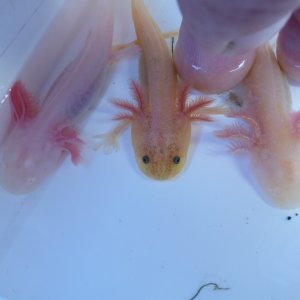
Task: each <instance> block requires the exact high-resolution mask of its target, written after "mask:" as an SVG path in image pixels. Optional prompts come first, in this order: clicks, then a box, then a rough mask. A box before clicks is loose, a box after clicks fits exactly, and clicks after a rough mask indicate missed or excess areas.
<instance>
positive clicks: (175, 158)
mask: <svg viewBox="0 0 300 300" xmlns="http://www.w3.org/2000/svg"><path fill="white" fill-rule="evenodd" d="M173 163H174V164H175V165H178V164H179V163H180V157H179V156H174V157H173Z"/></svg>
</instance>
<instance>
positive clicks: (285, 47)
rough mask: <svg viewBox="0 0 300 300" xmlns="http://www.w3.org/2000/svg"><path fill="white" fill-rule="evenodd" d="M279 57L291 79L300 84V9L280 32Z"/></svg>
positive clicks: (278, 41)
mask: <svg viewBox="0 0 300 300" xmlns="http://www.w3.org/2000/svg"><path fill="white" fill-rule="evenodd" d="M277 59H278V62H279V64H280V66H281V68H282V69H283V70H284V72H285V73H286V74H287V76H288V77H289V79H291V80H293V81H294V82H297V83H298V84H300V10H297V11H296V12H295V13H294V14H293V15H292V16H291V17H290V19H289V21H288V22H287V24H286V25H285V26H284V27H283V28H282V29H281V31H280V32H279V35H278V40H277Z"/></svg>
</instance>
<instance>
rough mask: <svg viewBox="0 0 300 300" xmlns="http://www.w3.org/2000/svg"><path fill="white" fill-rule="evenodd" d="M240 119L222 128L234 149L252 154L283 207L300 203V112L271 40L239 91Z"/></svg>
mask: <svg viewBox="0 0 300 300" xmlns="http://www.w3.org/2000/svg"><path fill="white" fill-rule="evenodd" d="M234 93H236V94H235V96H236V97H238V98H239V99H240V101H239V103H240V108H239V109H237V110H233V111H232V112H231V113H230V114H231V116H232V117H235V118H238V119H239V120H240V121H238V123H235V124H234V125H232V126H229V127H227V128H225V129H224V130H221V131H218V132H217V133H216V134H217V135H218V136H219V137H224V138H231V139H232V145H231V148H232V150H233V151H239V150H245V151H247V152H248V153H249V154H250V157H251V164H252V166H253V171H254V175H255V178H256V180H257V183H258V184H259V186H260V188H261V191H263V192H264V193H265V194H266V195H267V196H268V199H271V200H272V202H273V203H274V204H275V205H276V206H279V207H282V208H293V207H297V206H299V205H300V126H299V125H300V113H299V112H292V110H291V95H290V90H289V86H288V82H287V79H286V77H285V75H284V74H283V73H282V71H281V69H280V68H279V66H278V63H277V60H276V57H275V55H274V53H273V51H272V49H271V48H270V47H269V46H268V45H263V46H261V47H260V48H258V50H257V51H256V58H255V61H254V65H253V67H252V69H251V70H250V72H249V74H248V75H247V77H246V78H245V80H244V81H243V83H242V85H241V86H240V87H239V88H238V89H236V91H234Z"/></svg>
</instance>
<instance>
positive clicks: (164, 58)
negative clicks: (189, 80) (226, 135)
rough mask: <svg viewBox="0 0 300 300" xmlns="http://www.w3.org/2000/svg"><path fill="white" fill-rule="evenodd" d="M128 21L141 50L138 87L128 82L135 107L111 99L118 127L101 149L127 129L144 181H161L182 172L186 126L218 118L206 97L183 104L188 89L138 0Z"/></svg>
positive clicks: (187, 138) (188, 137) (217, 110)
mask: <svg viewBox="0 0 300 300" xmlns="http://www.w3.org/2000/svg"><path fill="white" fill-rule="evenodd" d="M131 8H132V16H133V22H134V27H135V32H136V35H137V44H138V45H139V46H140V49H141V51H140V52H141V56H140V62H139V77H140V84H138V83H137V82H134V81H132V86H131V87H132V91H133V96H134V98H135V100H136V102H135V103H130V102H127V101H122V100H115V101H114V104H115V105H116V106H117V107H119V108H121V109H122V110H123V112H122V113H120V114H119V115H116V116H115V118H114V119H115V120H117V121H119V123H118V125H117V126H116V127H115V128H114V129H113V130H112V131H111V132H110V133H109V134H107V135H106V136H105V137H104V144H105V145H106V146H110V147H116V146H117V139H118V137H119V135H120V134H121V133H122V132H123V131H124V130H125V129H126V128H127V127H129V126H131V137H132V144H133V148H134V151H135V156H136V160H137V163H138V165H139V167H140V169H141V170H142V171H143V173H144V174H146V175H147V176H149V177H151V178H154V179H159V180H164V179H169V178H172V177H174V176H175V175H176V174H178V173H179V171H180V170H181V169H182V168H183V166H184V163H185V161H186V157H187V152H188V148H189V145H190V140H191V123H192V122H194V121H210V120H211V117H210V116H209V115H210V114H217V113H221V112H220V108H217V107H211V106H209V105H210V104H211V103H212V100H211V99H210V98H199V99H198V100H195V101H194V102H192V103H188V101H187V96H188V92H189V89H188V87H187V86H185V85H183V84H182V85H180V84H179V81H178V78H177V72H176V69H175V67H174V63H173V59H172V55H171V52H170V50H169V48H168V46H167V43H166V41H165V39H164V36H163V34H162V33H161V31H160V29H159V28H158V26H157V25H156V24H155V22H154V21H153V19H152V17H151V16H150V14H149V13H148V11H147V9H146V7H145V5H144V3H143V1H142V0H132V1H131Z"/></svg>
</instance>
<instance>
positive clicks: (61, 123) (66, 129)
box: [0, 0, 113, 194]
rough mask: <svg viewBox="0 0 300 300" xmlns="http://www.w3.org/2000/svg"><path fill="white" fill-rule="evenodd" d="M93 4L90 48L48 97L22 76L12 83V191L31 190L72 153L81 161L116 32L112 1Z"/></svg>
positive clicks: (4, 174) (8, 159)
mask: <svg viewBox="0 0 300 300" xmlns="http://www.w3.org/2000/svg"><path fill="white" fill-rule="evenodd" d="M87 5H88V7H87V10H86V11H85V14H86V18H85V19H86V20H87V22H89V23H88V26H89V29H88V34H87V35H88V36H87V37H86V39H85V44H84V47H83V48H82V49H81V50H80V52H79V54H78V55H77V56H76V57H75V59H74V60H73V61H72V62H71V63H70V64H69V65H68V66H67V67H66V68H65V69H64V70H63V72H62V73H61V74H60V76H59V77H58V78H57V79H56V81H55V82H54V83H53V85H52V87H51V88H50V89H49V91H48V93H47V94H46V96H45V99H35V97H34V95H32V94H31V92H30V91H29V90H27V88H26V86H24V84H23V83H22V81H20V80H17V81H16V82H15V83H14V84H13V86H12V87H11V90H10V93H9V97H10V102H11V106H12V116H11V121H10V126H9V129H8V135H7V136H6V137H5V141H4V143H3V145H2V147H1V149H0V155H1V157H0V159H1V160H0V184H1V185H2V186H3V187H4V188H5V189H6V190H7V191H9V192H12V193H16V194H23V193H28V192H31V191H32V190H34V189H35V188H36V187H37V186H38V185H39V184H40V183H41V182H42V181H43V180H44V179H45V178H46V177H47V176H49V175H50V174H51V173H52V172H53V171H54V170H55V169H56V168H57V167H58V166H59V165H60V164H61V163H62V161H63V160H64V159H65V158H66V156H67V155H68V154H71V158H72V161H73V162H74V163H75V164H76V163H78V162H79V161H80V158H81V148H82V146H83V142H82V140H81V138H80V137H79V132H78V126H79V124H80V122H81V121H82V119H83V117H84V116H86V114H87V113H88V112H89V110H90V109H91V108H92V107H93V106H94V105H95V103H96V102H97V101H98V100H99V91H100V90H101V89H102V88H103V86H104V83H105V81H106V79H107V72H108V69H109V67H110V57H111V53H112V51H111V49H112V34H113V3H112V1H109V0H107V1H106V0H105V1H104V0H103V1H95V0H90V1H88V3H87ZM78 25H79V26H81V25H82V24H78ZM36 76H38V74H36Z"/></svg>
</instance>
